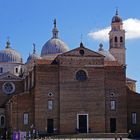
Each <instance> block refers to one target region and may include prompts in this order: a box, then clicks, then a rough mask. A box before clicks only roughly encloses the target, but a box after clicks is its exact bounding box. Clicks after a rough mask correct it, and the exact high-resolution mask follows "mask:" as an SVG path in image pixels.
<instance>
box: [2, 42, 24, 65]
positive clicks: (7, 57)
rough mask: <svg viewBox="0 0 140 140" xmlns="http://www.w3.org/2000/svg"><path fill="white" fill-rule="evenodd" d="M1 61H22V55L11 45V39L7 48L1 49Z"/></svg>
mask: <svg viewBox="0 0 140 140" xmlns="http://www.w3.org/2000/svg"><path fill="white" fill-rule="evenodd" d="M0 62H13V63H22V57H21V55H20V54H19V53H18V52H17V51H15V50H14V49H12V48H11V47H10V42H9V41H7V45H6V48H5V49H4V50H1V51H0Z"/></svg>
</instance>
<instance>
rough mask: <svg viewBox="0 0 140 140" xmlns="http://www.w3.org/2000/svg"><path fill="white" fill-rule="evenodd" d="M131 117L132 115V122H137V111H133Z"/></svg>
mask: <svg viewBox="0 0 140 140" xmlns="http://www.w3.org/2000/svg"><path fill="white" fill-rule="evenodd" d="M131 117H132V124H136V123H137V114H136V112H133V113H132V116H131Z"/></svg>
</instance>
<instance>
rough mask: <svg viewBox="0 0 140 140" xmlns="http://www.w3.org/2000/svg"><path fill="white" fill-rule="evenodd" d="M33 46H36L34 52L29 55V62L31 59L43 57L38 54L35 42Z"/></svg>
mask: <svg viewBox="0 0 140 140" xmlns="http://www.w3.org/2000/svg"><path fill="white" fill-rule="evenodd" d="M33 46H34V49H33V53H32V54H29V57H28V58H27V62H29V61H31V60H37V59H41V57H40V56H39V55H38V54H36V49H35V44H33Z"/></svg>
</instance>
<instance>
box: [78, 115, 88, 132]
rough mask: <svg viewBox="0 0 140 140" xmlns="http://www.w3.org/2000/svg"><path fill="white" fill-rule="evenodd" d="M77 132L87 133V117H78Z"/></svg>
mask: <svg viewBox="0 0 140 140" xmlns="http://www.w3.org/2000/svg"><path fill="white" fill-rule="evenodd" d="M77 121H78V130H79V132H80V133H87V132H88V115H87V114H86V115H78V120H77Z"/></svg>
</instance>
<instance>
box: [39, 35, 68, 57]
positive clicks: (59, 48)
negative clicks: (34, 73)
mask: <svg viewBox="0 0 140 140" xmlns="http://www.w3.org/2000/svg"><path fill="white" fill-rule="evenodd" d="M67 51H69V49H68V47H67V45H66V44H65V43H64V42H63V41H61V40H60V39H58V38H52V39H50V40H48V41H47V42H46V43H45V45H44V46H43V48H42V51H41V56H44V55H48V54H58V53H64V52H67Z"/></svg>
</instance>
